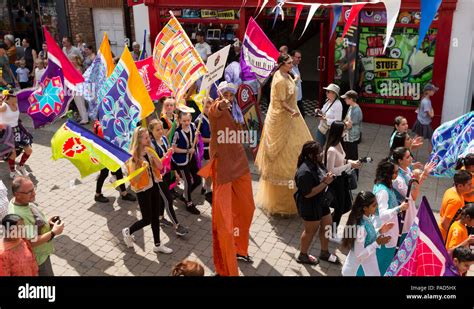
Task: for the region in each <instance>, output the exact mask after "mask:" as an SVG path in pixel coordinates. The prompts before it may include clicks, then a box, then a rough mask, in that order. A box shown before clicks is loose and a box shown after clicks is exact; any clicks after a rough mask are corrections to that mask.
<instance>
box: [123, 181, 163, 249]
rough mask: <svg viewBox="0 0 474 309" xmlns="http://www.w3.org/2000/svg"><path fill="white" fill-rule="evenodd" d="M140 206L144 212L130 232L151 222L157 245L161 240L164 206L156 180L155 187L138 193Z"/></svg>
mask: <svg viewBox="0 0 474 309" xmlns="http://www.w3.org/2000/svg"><path fill="white" fill-rule="evenodd" d="M137 199H138V206H140V212H141V213H142V219H141V220H138V221H137V222H135V223H134V224H132V226H130V234H133V233H135V232H136V231H138V230H141V229H142V228H144V227H145V226H147V225H150V224H151V231H152V232H153V241H154V242H155V245H156V246H159V245H160V244H161V242H160V209H161V208H162V207H163V200H162V199H161V195H160V188H159V186H158V184H157V183H156V182H153V187H151V188H150V189H148V190H146V191H143V192H138V193H137Z"/></svg>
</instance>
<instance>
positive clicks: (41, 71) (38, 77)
mask: <svg viewBox="0 0 474 309" xmlns="http://www.w3.org/2000/svg"><path fill="white" fill-rule="evenodd" d="M44 71H46V68H42V69H40V68H36V69H35V87H36V86H38V84H39V82H40V81H41V78H42V77H43V74H44Z"/></svg>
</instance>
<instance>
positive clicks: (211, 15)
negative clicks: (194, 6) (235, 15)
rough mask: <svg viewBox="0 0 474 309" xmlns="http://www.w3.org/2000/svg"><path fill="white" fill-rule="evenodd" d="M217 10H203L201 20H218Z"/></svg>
mask: <svg viewBox="0 0 474 309" xmlns="http://www.w3.org/2000/svg"><path fill="white" fill-rule="evenodd" d="M216 17H217V11H216V10H201V18H216Z"/></svg>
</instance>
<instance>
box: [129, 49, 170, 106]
mask: <svg viewBox="0 0 474 309" xmlns="http://www.w3.org/2000/svg"><path fill="white" fill-rule="evenodd" d="M135 64H136V65H137V69H138V73H140V76H141V77H142V79H143V83H144V84H145V87H146V89H147V90H148V93H149V94H150V97H151V99H152V100H153V101H156V100H159V99H161V98H162V97H164V96H170V95H171V90H169V89H168V87H166V85H165V84H164V83H163V82H162V81H161V80H159V79H158V78H157V77H156V75H155V73H156V70H155V67H154V66H153V57H148V58H146V59H144V60H141V61H137V62H135Z"/></svg>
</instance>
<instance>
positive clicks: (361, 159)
mask: <svg viewBox="0 0 474 309" xmlns="http://www.w3.org/2000/svg"><path fill="white" fill-rule="evenodd" d="M359 162H360V163H372V162H374V159H372V158H371V157H363V158H360V159H359Z"/></svg>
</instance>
